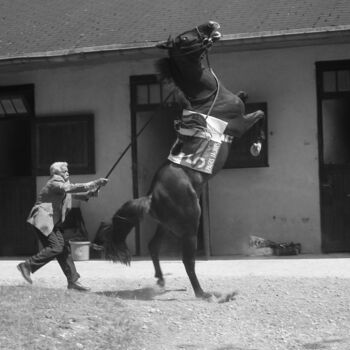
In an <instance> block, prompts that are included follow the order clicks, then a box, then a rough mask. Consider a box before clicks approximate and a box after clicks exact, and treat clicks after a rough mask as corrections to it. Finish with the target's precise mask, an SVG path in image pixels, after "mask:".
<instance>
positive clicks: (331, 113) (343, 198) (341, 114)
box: [316, 61, 350, 253]
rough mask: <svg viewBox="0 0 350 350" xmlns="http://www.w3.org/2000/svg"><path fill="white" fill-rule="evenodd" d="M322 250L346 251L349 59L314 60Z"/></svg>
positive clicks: (349, 235) (349, 225)
mask: <svg viewBox="0 0 350 350" xmlns="http://www.w3.org/2000/svg"><path fill="white" fill-rule="evenodd" d="M316 69H317V93H318V126H319V155H320V156H319V173H320V199H321V228H322V251H323V252H324V253H334V252H349V251H350V137H349V135H350V61H332V62H318V63H316Z"/></svg>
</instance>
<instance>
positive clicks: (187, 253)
mask: <svg viewBox="0 0 350 350" xmlns="http://www.w3.org/2000/svg"><path fill="white" fill-rule="evenodd" d="M196 251H197V235H191V236H184V237H183V240H182V262H183V264H184V266H185V269H186V272H187V275H188V278H189V279H190V282H191V284H192V288H193V290H194V294H195V295H196V297H197V298H203V299H210V298H211V297H212V295H211V294H210V293H206V292H204V291H203V289H202V287H201V286H200V284H199V281H198V278H197V275H196V271H195V264H196V259H195V256H196Z"/></svg>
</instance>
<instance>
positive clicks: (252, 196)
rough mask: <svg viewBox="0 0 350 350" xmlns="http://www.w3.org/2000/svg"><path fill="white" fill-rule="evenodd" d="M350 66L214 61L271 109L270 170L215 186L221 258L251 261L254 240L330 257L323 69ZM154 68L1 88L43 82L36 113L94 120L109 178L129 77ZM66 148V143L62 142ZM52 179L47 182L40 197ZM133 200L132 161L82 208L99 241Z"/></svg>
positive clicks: (272, 56) (213, 225) (99, 166)
mask: <svg viewBox="0 0 350 350" xmlns="http://www.w3.org/2000/svg"><path fill="white" fill-rule="evenodd" d="M349 58H350V45H337V46H336V45H335V46H313V47H299V48H292V49H291V48H287V49H274V50H261V51H246V52H232V53H225V54H215V51H213V53H212V55H211V64H212V67H213V69H214V70H215V72H216V74H217V75H218V77H219V78H220V80H221V81H222V83H223V84H224V85H225V86H226V87H227V88H229V89H230V90H232V91H238V90H245V91H247V92H248V94H249V96H250V98H249V102H267V105H268V131H269V132H268V144H269V164H270V166H269V167H267V168H251V169H232V170H223V171H222V172H221V173H219V174H218V175H217V176H216V177H215V178H214V179H212V180H211V181H210V184H209V191H210V199H209V212H210V243H211V254H212V255H230V254H242V253H245V251H246V248H247V245H248V240H249V236H250V235H258V236H262V237H265V238H268V239H271V240H274V241H280V242H284V241H294V242H299V243H301V244H302V247H303V251H304V252H314V253H317V252H320V247H321V229H320V208H319V188H318V145H317V142H318V141H317V110H316V102H317V101H316V80H315V79H316V77H315V62H316V61H322V60H338V59H349ZM153 63H154V60H153V59H149V60H144V61H142V62H141V61H131V60H125V61H121V62H120V61H119V62H115V63H104V64H100V65H96V66H94V65H85V66H84V65H81V66H78V65H73V66H70V67H61V68H50V69H40V70H37V69H36V70H28V71H22V72H16V73H14V72H9V73H5V72H1V73H0V81H1V85H2V86H4V85H16V84H34V85H35V105H36V114H37V115H38V116H40V115H52V114H64V113H78V112H93V113H94V115H95V155H96V157H95V159H96V174H91V175H84V176H72V179H71V180H72V182H82V181H89V180H91V179H93V178H97V177H103V176H105V174H106V173H107V172H108V170H109V169H110V167H111V166H112V165H113V163H114V162H115V160H116V159H117V158H118V156H119V155H120V153H121V152H122V151H123V150H124V148H125V147H126V146H127V145H128V144H129V142H130V107H129V104H130V96H129V76H130V75H138V74H140V75H141V74H150V73H154V72H155V71H154V67H153ZM62 142H64V140H63V141H62ZM46 180H47V178H46V177H39V178H38V179H37V190H38V191H39V190H40V188H41V187H42V185H43V184H44V182H45V181H46ZM131 197H132V175H131V153H130V152H129V153H127V155H126V156H125V157H124V159H123V160H122V162H121V163H120V164H119V166H118V167H117V168H116V169H115V171H114V172H113V173H112V175H111V177H110V183H109V184H108V186H107V187H106V188H105V189H102V192H101V195H100V197H99V198H97V199H95V200H91V201H89V202H88V203H82V204H81V208H82V213H83V216H84V219H85V222H86V225H87V228H88V231H89V234H90V238H93V237H94V235H95V232H96V230H97V228H98V226H99V224H100V222H101V221H106V220H109V219H110V218H111V217H112V215H113V213H114V212H115V211H116V210H117V209H118V208H119V206H120V205H121V204H122V203H123V202H124V201H126V200H128V199H130V198H131Z"/></svg>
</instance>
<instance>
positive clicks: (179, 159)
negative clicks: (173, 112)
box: [168, 110, 232, 174]
mask: <svg viewBox="0 0 350 350" xmlns="http://www.w3.org/2000/svg"><path fill="white" fill-rule="evenodd" d="M198 117H199V119H198ZM226 126H227V122H225V121H222V120H220V119H218V118H215V117H212V116H206V115H204V114H201V113H197V112H193V111H188V110H184V111H183V117H182V120H181V121H177V122H175V129H176V131H177V133H178V137H177V140H176V141H175V143H174V145H173V147H172V148H171V150H170V154H169V157H168V159H169V160H170V161H171V162H173V163H176V164H180V165H183V166H186V167H188V168H191V169H194V170H197V171H201V172H204V173H207V174H212V172H213V167H214V164H215V160H216V157H217V155H218V153H219V151H220V146H221V142H223V141H224V142H232V138H231V137H229V136H227V135H224V131H225V129H226Z"/></svg>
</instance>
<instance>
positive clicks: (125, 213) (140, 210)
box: [104, 196, 151, 265]
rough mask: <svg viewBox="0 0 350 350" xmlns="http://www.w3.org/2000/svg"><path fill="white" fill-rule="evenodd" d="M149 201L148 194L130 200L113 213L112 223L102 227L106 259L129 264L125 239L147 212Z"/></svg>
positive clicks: (128, 253) (129, 259)
mask: <svg viewBox="0 0 350 350" xmlns="http://www.w3.org/2000/svg"><path fill="white" fill-rule="evenodd" d="M150 201H151V197H150V196H147V197H141V198H137V199H133V200H130V201H128V202H126V203H125V204H124V205H123V206H122V207H121V208H120V209H118V211H117V212H116V213H115V214H114V216H113V218H112V223H111V224H110V225H107V226H106V227H105V229H104V249H105V253H106V259H108V260H112V261H113V262H117V261H119V262H121V263H123V264H125V265H129V264H130V261H131V254H130V251H129V249H128V246H127V244H126V242H125V240H126V238H127V236H128V234H129V233H130V231H131V230H132V229H133V228H134V226H135V225H136V224H137V223H138V222H139V221H140V220H141V219H142V218H143V217H144V215H145V214H146V213H148V211H149V206H150Z"/></svg>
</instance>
